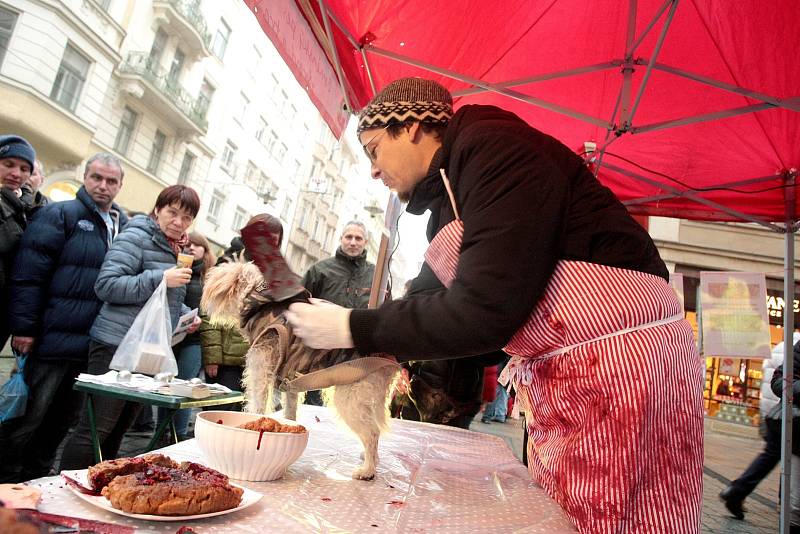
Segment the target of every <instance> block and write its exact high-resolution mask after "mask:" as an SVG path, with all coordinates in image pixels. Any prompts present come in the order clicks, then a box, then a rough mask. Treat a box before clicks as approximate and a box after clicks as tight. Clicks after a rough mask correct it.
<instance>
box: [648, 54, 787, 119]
mask: <svg viewBox="0 0 800 534" xmlns="http://www.w3.org/2000/svg"><path fill="white" fill-rule="evenodd" d="M653 68H654V69H656V70H660V71H662V72H669V73H670V74H674V75H675V76H681V77H683V78H687V79H689V80H693V81H695V82H699V83H703V84H706V85H710V86H711V87H716V88H718V89H722V90H724V91H730V92H731V93H735V94H737V95H743V96H746V97H748V98H752V99H753V100H761V101H762V102H766V103H767V104H772V105H773V106H775V107H778V108H784V109H790V110H792V111H800V97H796V96H795V97H789V98H784V99H780V98H778V97H775V96H771V95H767V94H764V93H759V92H757V91H752V90H750V89H745V88H744V87H739V86H736V85H732V84H729V83H725V82H721V81H719V80H715V79H713V78H709V77H708V76H702V75H700V74H695V73H693V72H689V71H687V70H683V69H676V68H675V67H671V66H669V65H665V64H663V63H656V64H655V65H653Z"/></svg>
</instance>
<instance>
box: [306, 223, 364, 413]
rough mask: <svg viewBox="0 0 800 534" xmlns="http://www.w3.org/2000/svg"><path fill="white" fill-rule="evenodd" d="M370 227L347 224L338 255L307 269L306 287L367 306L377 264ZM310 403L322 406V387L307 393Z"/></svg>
mask: <svg viewBox="0 0 800 534" xmlns="http://www.w3.org/2000/svg"><path fill="white" fill-rule="evenodd" d="M367 239H368V238H367V227H366V226H364V223H362V222H361V221H350V222H348V223H347V224H346V225H344V230H342V237H341V239H340V243H339V247H338V248H337V249H336V254H334V256H333V257H332V258H325V259H324V260H320V261H318V262H317V263H315V264H314V265H312V266H311V267H309V268H308V271H306V274H305V276H304V277H303V287H305V288H306V289H308V290H309V291H310V292H311V296H312V297H315V298H319V299H325V300H327V301H330V302H333V303H334V304H338V305H339V306H344V307H345V308H366V307H367V305H368V304H369V292H370V289H371V288H372V277H373V275H374V274H375V265H373V264H372V263H370V262H368V261H367V251H366V247H367V242H368V241H367ZM305 402H306V404H313V405H315V406H321V405H322V397H321V396H320V393H319V391H318V390H314V391H309V392H308V393H307V394H306V400H305Z"/></svg>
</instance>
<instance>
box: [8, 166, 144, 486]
mask: <svg viewBox="0 0 800 534" xmlns="http://www.w3.org/2000/svg"><path fill="white" fill-rule="evenodd" d="M122 177H123V170H122V163H121V162H120V161H119V159H117V158H116V157H115V156H113V155H112V154H108V153H99V154H95V155H94V156H92V157H91V158H89V160H88V161H87V163H86V168H85V171H84V176H83V179H84V186H83V187H81V188H80V189H79V190H78V194H77V198H75V199H74V200H69V201H65V202H58V203H55V204H49V205H47V206H45V207H42V208H41V209H40V210H39V211H38V212H37V213H36V215H35V216H34V218H33V220H32V222H31V224H30V225H29V226H28V228H27V230H26V231H25V234H24V235H23V237H22V243H21V244H20V250H19V253H18V254H17V258H16V262H15V265H14V270H13V274H12V279H11V282H12V288H11V289H12V291H11V302H10V329H11V333H12V334H13V336H14V337H13V338H12V341H11V344H12V346H13V347H14V348H15V349H17V350H18V351H19V352H21V353H23V354H28V355H29V357H28V363H27V364H26V365H25V381H26V382H27V384H28V386H29V388H30V394H29V397H28V405H27V408H26V412H25V415H24V416H23V417H20V418H18V419H14V420H11V421H9V422H8V423H6V424H4V425H3V426H2V427H0V457H2V459H0V482H18V481H22V480H28V479H31V478H36V477H40V476H46V475H47V474H48V472H49V471H50V468H51V466H52V463H53V457H54V455H55V452H56V449H57V448H58V445H59V444H60V443H61V440H62V439H63V438H64V436H65V435H66V433H67V431H68V429H69V426H70V424H71V423H72V421H73V420H74V419H75V418H76V417H77V416H78V414H79V411H80V409H81V406H82V402H81V401H82V397H81V396H80V395H79V394H77V393H76V392H74V391H73V390H72V385H73V383H74V379H75V377H76V376H78V374H79V373H81V372H85V370H86V364H87V357H88V347H89V329H90V328H91V326H92V322H93V321H94V319H95V317H96V316H97V313H98V312H99V311H100V307H101V305H102V303H101V302H100V300H99V299H98V298H97V295H96V294H95V292H94V283H95V280H96V279H97V275H98V273H99V272H100V267H101V265H102V264H103V258H104V257H105V255H106V252H107V251H108V247H109V246H110V244H111V241H112V240H113V239H114V237H115V236H116V235H117V234H118V233H119V231H120V230H121V228H122V227H123V226H125V224H126V223H127V220H128V219H127V217H126V215H125V213H124V212H123V211H122V210H121V209H120V208H119V207H118V206H117V205H116V204H114V198H115V197H116V196H117V194H118V193H119V191H120V189H121V187H122Z"/></svg>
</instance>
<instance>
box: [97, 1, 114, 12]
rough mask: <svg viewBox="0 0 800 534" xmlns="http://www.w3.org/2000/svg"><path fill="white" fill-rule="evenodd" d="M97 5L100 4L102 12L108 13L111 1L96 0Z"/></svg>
mask: <svg viewBox="0 0 800 534" xmlns="http://www.w3.org/2000/svg"><path fill="white" fill-rule="evenodd" d="M97 3H98V4H100V7H102V8H103V10H105V11H108V7H109V6H110V5H111V0H98V1H97Z"/></svg>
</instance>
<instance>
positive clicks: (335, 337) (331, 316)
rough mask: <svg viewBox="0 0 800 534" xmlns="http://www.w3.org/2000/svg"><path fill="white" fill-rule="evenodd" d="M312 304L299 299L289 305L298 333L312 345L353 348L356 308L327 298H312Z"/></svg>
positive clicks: (290, 316)
mask: <svg viewBox="0 0 800 534" xmlns="http://www.w3.org/2000/svg"><path fill="white" fill-rule="evenodd" d="M309 302H310V303H311V304H305V303H300V302H296V303H294V304H292V305H291V306H289V310H288V311H287V312H286V319H288V320H289V322H290V323H291V324H292V326H293V327H294V333H295V335H296V336H297V337H299V338H300V339H302V340H303V343H305V344H306V345H307V346H309V347H311V348H312V349H349V348H352V347H353V336H351V335H350V312H351V311H352V310H350V309H348V308H343V307H341V306H337V305H336V304H332V303H330V302H328V301H327V300H321V299H309Z"/></svg>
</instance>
